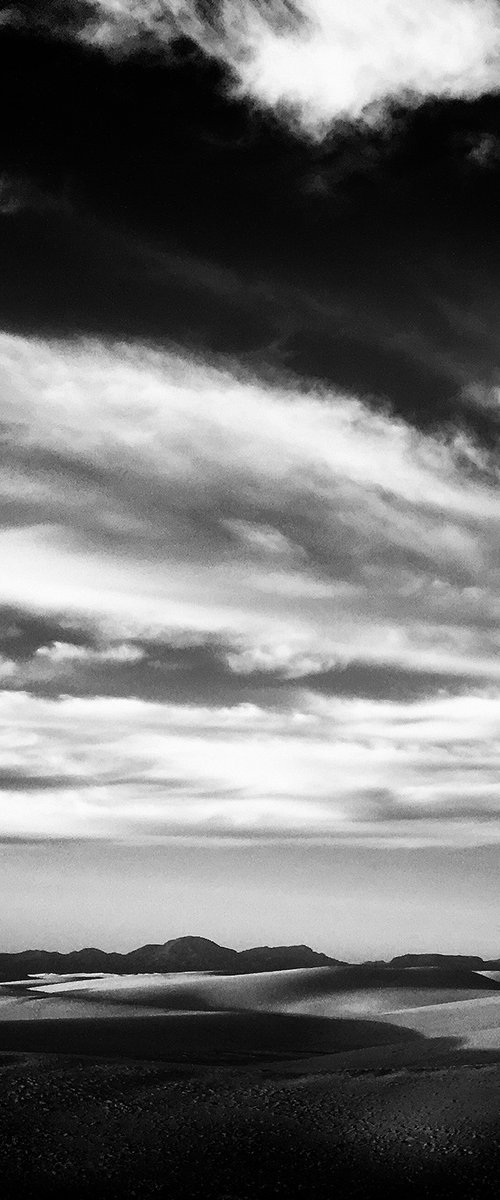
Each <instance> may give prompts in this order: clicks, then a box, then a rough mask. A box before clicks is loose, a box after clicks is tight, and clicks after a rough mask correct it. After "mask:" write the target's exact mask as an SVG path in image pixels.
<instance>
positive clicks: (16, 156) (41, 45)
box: [0, 6, 500, 436]
mask: <svg viewBox="0 0 500 1200" xmlns="http://www.w3.org/2000/svg"><path fill="white" fill-rule="evenodd" d="M71 9H72V6H69V11H71ZM68 19H69V18H68ZM26 78H29V80H30V86H29V87H28V88H26V87H25V85H24V80H25V79H26ZM0 80H1V83H0V98H1V100H2V106H3V111H9V114H10V119H9V121H8V122H6V123H5V124H4V128H3V131H2V140H1V164H2V169H4V170H5V171H7V172H10V173H11V174H12V175H13V176H16V175H18V174H19V173H20V172H21V173H22V174H23V176H27V177H28V178H29V179H30V180H32V182H33V186H36V188H37V189H38V192H39V191H40V189H42V190H43V189H44V190H45V193H46V194H47V195H50V197H51V203H52V205H53V206H54V204H55V203H56V202H59V206H60V209H59V212H57V211H55V209H54V207H52V208H51V209H50V210H49V209H47V210H46V211H45V212H31V213H30V212H26V211H24V212H20V213H18V215H17V216H16V215H14V216H11V217H10V218H9V226H8V229H7V227H6V225H5V223H4V225H3V229H2V228H1V225H0V238H2V243H3V244H2V260H3V264H4V266H3V286H2V298H1V301H0V319H1V320H2V323H3V325H4V327H8V326H10V327H17V328H20V327H22V328H24V329H26V328H30V329H32V330H33V329H38V330H44V331H47V330H58V331H62V332H65V333H74V332H75V331H82V330H84V331H92V332H99V333H102V334H104V335H106V334H110V333H115V334H116V333H121V334H128V335H132V334H133V335H134V336H140V337H143V338H146V339H148V338H149V339H152V340H160V341H163V342H172V341H177V342H182V343H183V344H184V345H187V346H192V347H198V348H201V349H204V350H205V351H210V352H211V353H229V354H233V355H238V356H243V357H245V356H250V361H251V362H252V366H253V368H254V369H255V370H256V371H262V372H269V371H271V372H272V371H276V370H283V369H286V370H289V371H291V372H293V373H295V374H297V375H299V376H306V377H309V376H315V377H316V378H318V377H319V378H320V379H322V380H324V381H326V382H328V383H330V384H334V385H336V386H339V387H342V388H347V389H352V390H355V391H357V392H361V393H364V394H368V395H370V396H372V397H373V396H377V397H379V400H382V401H387V402H389V403H390V404H392V405H393V406H394V408H396V409H397V410H398V411H400V412H403V413H404V414H405V415H407V416H409V417H410V418H411V419H412V420H415V421H419V422H426V423H429V422H431V423H432V422H443V421H444V422H446V421H453V422H456V421H457V420H463V421H464V422H468V423H470V424H472V425H473V426H474V427H475V428H477V429H478V430H479V432H480V433H481V434H482V435H483V436H487V435H488V430H489V428H490V427H491V423H492V420H493V417H492V413H491V411H489V412H485V411H484V410H483V409H482V407H481V406H480V405H479V406H478V405H477V404H475V403H472V402H471V399H470V395H469V399H468V400H467V398H466V397H465V398H464V399H462V400H460V399H458V397H459V393H461V392H462V391H464V392H467V389H469V390H470V388H471V387H472V386H473V385H474V386H477V385H478V384H480V385H482V386H483V387H485V388H488V387H489V386H491V385H493V384H494V383H496V381H497V379H498V372H499V365H500V364H499V359H498V350H497V343H496V316H495V314H496V309H497V306H498V288H497V279H498V267H499V266H500V234H499V231H498V221H497V211H498V200H499V190H500V168H499V165H498V164H497V163H496V161H495V160H494V158H493V159H492V160H491V162H490V164H489V169H488V171H487V172H485V171H484V170H479V169H478V170H477V171H474V170H471V164H470V155H469V156H468V157H467V155H465V154H464V156H463V157H462V156H461V154H458V153H457V136H459V138H461V139H462V141H463V144H464V146H470V145H472V146H474V145H479V146H483V147H484V146H485V145H486V144H487V140H488V139H490V140H489V141H488V145H489V144H492V145H493V144H494V139H495V138H497V136H498V135H499V133H500V101H498V100H496V99H494V98H488V99H483V100H478V101H475V102H469V103H466V102H464V101H454V102H448V103H444V102H442V103H440V104H430V103H429V104H427V105H425V106H423V107H422V108H421V109H420V110H419V111H418V112H417V113H413V114H412V115H411V116H408V114H404V116H403V114H401V116H400V118H399V119H398V117H397V115H396V116H395V118H394V126H393V129H394V135H393V137H392V138H389V139H388V138H387V136H383V135H381V134H380V132H377V131H373V130H367V129H365V130H364V131H363V130H360V129H359V128H356V129H353V127H351V126H348V125H346V126H344V127H343V126H341V125H340V126H338V127H336V129H335V132H334V133H333V134H332V135H331V137H330V139H327V140H326V141H325V142H324V143H323V144H322V145H321V146H320V147H318V146H317V145H311V144H309V143H307V142H306V141H304V140H303V139H300V138H298V137H294V136H293V134H292V133H290V132H289V131H287V129H286V128H282V127H280V126H278V125H277V123H276V121H275V120H274V119H272V118H265V117H264V116H262V115H257V114H256V112H255V111H252V109H251V108H250V107H249V106H248V105H245V104H244V103H243V102H242V101H237V100H235V99H230V98H229V97H228V94H227V79H226V76H225V74H224V71H223V69H222V68H221V67H219V66H217V65H216V64H214V63H213V62H210V61H209V60H208V59H205V58H204V57H203V55H202V54H201V52H200V51H199V50H197V49H195V48H194V47H193V46H192V45H189V44H188V43H187V42H186V41H185V40H183V41H179V42H175V43H173V44H172V46H171V48H170V52H169V55H168V56H167V58H166V59H165V58H163V57H162V58H159V57H155V55H148V57H147V58H145V57H144V56H142V55H140V54H136V55H135V56H134V55H131V56H129V57H128V58H127V59H126V60H125V61H114V60H113V61H110V60H109V59H108V58H106V56H105V55H103V54H99V53H98V52H97V51H95V50H91V49H89V48H85V47H83V46H79V45H78V44H77V43H74V42H72V43H66V42H65V43H63V42H59V41H57V40H53V39H50V38H49V37H48V36H47V37H43V36H41V35H40V33H39V34H38V36H36V37H35V36H33V35H30V34H29V33H27V32H26V31H24V32H22V31H19V30H12V29H10V30H9V29H4V30H3V31H2V38H1V44H0ZM457 131H458V133H457ZM485 139H486V140H485ZM465 159H467V163H465ZM13 221H14V222H15V231H14V239H13V236H12V228H13V226H12V222H13ZM472 280H474V284H473V285H472V284H471V281H472Z"/></svg>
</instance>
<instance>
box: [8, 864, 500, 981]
mask: <svg viewBox="0 0 500 1200" xmlns="http://www.w3.org/2000/svg"><path fill="white" fill-rule="evenodd" d="M497 879H498V853H497V850H496V848H495V847H484V848H476V849H474V850H465V851H456V850H442V849H436V848H431V849H429V848H426V849H425V851H418V850H415V849H411V850H410V849H409V850H403V849H400V848H393V849H391V850H390V851H387V850H377V849H373V848H363V849H361V850H359V849H358V848H341V849H339V848H335V847H328V846H321V845H309V846H308V847H306V848H305V847H304V846H303V845H295V846H294V845H267V846H244V847H235V846H230V847H227V846H226V847H224V846H214V845H210V846H202V845H198V846H196V845H189V844H178V845H174V844H170V845H168V846H160V847H126V846H114V847H109V846H106V845H104V844H102V845H96V844H92V843H87V844H83V845H80V846H78V848H77V849H75V847H74V846H72V845H71V844H64V843H61V844H59V845H50V846H48V845H44V846H40V845H38V846H37V845H33V846H31V847H30V849H29V852H27V849H26V846H23V847H19V846H16V845H14V844H12V845H10V846H9V847H3V849H2V858H1V872H0V906H1V909H2V912H3V922H2V924H3V934H2V944H1V946H0V951H19V950H23V949H28V948H30V949H52V950H62V951H68V950H71V949H79V948H81V947H83V946H85V945H86V946H89V945H92V946H97V947H99V948H102V949H104V950H119V951H127V950H131V949H133V948H134V947H136V946H139V945H143V944H146V943H148V942H153V943H155V942H159V943H161V942H164V941H167V940H169V939H170V938H174V937H180V936H186V935H194V936H202V937H207V938H211V939H212V940H213V941H216V942H219V943H220V944H223V945H228V946H233V947H234V948H235V949H244V948H245V947H248V946H251V945H263V944H270V945H273V944H274V945H277V944H301V943H305V944H307V945H310V946H311V947H312V948H313V949H315V950H319V951H322V952H324V953H326V954H329V955H331V956H332V957H335V958H341V959H344V958H345V959H347V960H352V961H357V960H361V959H368V958H390V957H392V956H393V955H396V954H401V953H405V952H413V953H424V952H443V953H455V954H480V955H482V956H483V957H485V958H489V957H492V958H493V957H498V956H500V922H499V919H498V888H497Z"/></svg>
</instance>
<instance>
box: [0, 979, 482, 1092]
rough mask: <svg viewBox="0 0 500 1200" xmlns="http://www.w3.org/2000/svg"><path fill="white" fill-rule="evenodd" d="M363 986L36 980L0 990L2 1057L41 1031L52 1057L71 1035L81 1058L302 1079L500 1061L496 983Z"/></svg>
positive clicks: (345, 982) (376, 982)
mask: <svg viewBox="0 0 500 1200" xmlns="http://www.w3.org/2000/svg"><path fill="white" fill-rule="evenodd" d="M362 982H363V984H364V986H359V984H360V977H359V974H357V973H356V972H355V971H354V972H350V971H349V970H343V969H339V968H329V967H319V968H304V969H300V970H292V971H276V972H273V971H268V972H263V973H261V974H255V975H234V976H222V975H216V974H211V973H199V972H189V973H183V974H170V975H159V974H157V975H131V976H119V975H101V976H99V977H94V978H90V977H76V976H73V977H66V978H58V979H57V981H56V980H55V978H54V976H47V977H37V978H36V979H35V978H29V979H27V980H24V981H17V982H15V983H8V984H7V983H6V984H2V985H0V1030H2V1031H3V1032H2V1034H1V1036H2V1038H4V1040H5V1039H6V1046H5V1047H4V1048H7V1041H8V1039H9V1036H10V1034H9V1029H8V1027H9V1028H10V1029H11V1030H12V1029H13V1027H14V1025H17V1026H19V1024H20V1023H21V1024H22V1025H23V1027H24V1028H25V1029H26V1030H27V1026H28V1025H31V1026H32V1029H33V1032H32V1033H30V1035H29V1037H30V1046H31V1044H32V1042H33V1046H35V1042H34V1041H33V1039H34V1038H35V1034H36V1029H35V1027H37V1028H39V1029H40V1030H42V1027H43V1030H44V1032H43V1035H42V1040H43V1039H44V1043H43V1044H44V1045H46V1044H47V1045H48V1044H49V1042H48V1041H47V1039H49V1041H50V1045H51V1046H54V1047H57V1046H58V1045H59V1042H58V1037H59V1035H58V1034H57V1029H60V1030H61V1031H62V1026H63V1025H64V1026H65V1030H64V1031H62V1032H61V1035H60V1037H61V1039H62V1041H61V1045H62V1044H63V1042H64V1044H66V1043H67V1044H68V1045H70V1044H71V1045H72V1046H75V1047H84V1046H85V1045H86V1042H87V1040H88V1039H89V1038H90V1039H92V1037H94V1039H95V1038H97V1042H98V1045H99V1047H100V1048H99V1050H98V1051H97V1052H99V1053H103V1052H104V1049H105V1047H106V1046H107V1045H112V1046H113V1052H116V1053H127V1054H128V1053H135V1056H136V1057H137V1056H138V1053H139V1049H138V1048H139V1047H142V1048H143V1049H142V1050H141V1053H144V1055H145V1056H146V1057H154V1056H155V1054H156V1050H158V1056H159V1057H161V1056H162V1055H163V1057H165V1055H167V1056H168V1055H169V1054H171V1055H172V1056H173V1057H175V1054H176V1053H178V1052H179V1053H182V1057H184V1058H185V1057H187V1056H189V1053H190V1048H191V1047H192V1048H193V1055H194V1056H195V1057H196V1055H198V1054H202V1055H203V1054H205V1052H206V1053H210V1054H212V1055H213V1058H214V1061H215V1060H216V1059H217V1055H218V1054H219V1053H220V1054H221V1055H222V1057H223V1056H224V1055H227V1054H229V1055H235V1054H236V1055H239V1056H240V1057H242V1056H244V1055H245V1054H247V1056H248V1057H249V1058H251V1057H252V1055H255V1054H257V1055H259V1054H261V1053H263V1052H265V1053H266V1055H269V1054H271V1056H272V1055H273V1054H274V1053H276V1057H277V1058H278V1057H279V1056H282V1055H283V1054H285V1055H286V1056H287V1058H288V1059H291V1058H294V1059H296V1062H295V1069H296V1070H297V1071H299V1072H306V1073H307V1071H311V1070H313V1068H314V1070H315V1071H316V1070H318V1069H321V1070H339V1069H348V1068H356V1069H372V1068H373V1069H378V1068H379V1067H384V1068H389V1069H392V1068H397V1067H402V1066H405V1065H410V1064H412V1063H413V1064H416V1063H423V1062H428V1061H429V1060H430V1059H432V1058H434V1059H435V1058H436V1056H438V1057H439V1056H440V1055H441V1056H442V1055H443V1054H447V1055H448V1056H450V1055H451V1056H460V1054H462V1053H463V1052H464V1051H467V1052H475V1051H481V1052H482V1053H488V1052H492V1053H497V1054H498V1056H499V1057H500V988H499V987H498V981H497V980H496V979H487V978H481V979H479V977H478V976H477V975H475V974H474V973H473V972H470V973H469V974H465V973H462V974H461V975H460V977H459V978H455V977H454V976H450V975H449V974H448V975H444V976H443V977H441V974H440V973H439V972H432V973H431V974H429V973H427V974H426V973H422V974H421V975H418V973H417V972H415V971H412V972H408V973H405V972H399V973H398V974H397V975H396V974H395V975H394V978H392V977H390V976H384V977H383V979H382V980H381V977H380V974H379V973H377V972H374V973H373V977H371V976H370V974H369V973H365V975H364V976H363V980H362ZM370 982H371V983H372V986H371V987H370V986H368V985H369V983H370ZM388 985H389V986H388ZM396 985H397V986H396ZM410 985H411V986H410ZM70 1024H72V1025H73V1027H74V1034H73V1033H70V1030H69V1026H70ZM49 1025H51V1026H52V1027H54V1028H53V1029H52V1032H51V1031H50V1030H49V1029H48V1026H49ZM56 1027H57V1029H56ZM4 1035H5V1037H4ZM14 1035H15V1038H17V1039H18V1034H16V1033H15V1030H14ZM70 1038H71V1039H73V1040H72V1041H71V1043H70V1040H69V1039H70ZM64 1039H66V1041H64ZM97 1042H96V1044H97ZM13 1044H14V1043H13ZM15 1044H16V1045H17V1044H19V1039H18V1040H17V1041H16V1043H15ZM23 1044H24V1043H23ZM103 1048H104V1049H103ZM134 1048H135V1049H134ZM83 1052H86V1051H85V1049H83ZM311 1053H313V1054H314V1058H313V1059H311V1060H310V1061H309V1059H308V1058H307V1057H306V1056H307V1055H310V1054H311ZM320 1060H321V1066H319V1062H320Z"/></svg>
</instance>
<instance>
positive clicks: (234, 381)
mask: <svg viewBox="0 0 500 1200" xmlns="http://www.w3.org/2000/svg"><path fill="white" fill-rule="evenodd" d="M0 377H1V379H2V400H1V404H0V415H1V418H2V421H3V425H4V430H5V434H4V436H5V439H6V445H7V447H8V460H9V463H10V471H5V472H4V474H3V476H2V480H1V483H0V492H1V495H2V500H3V505H4V510H5V512H6V514H7V518H6V521H5V527H4V529H3V530H2V532H0V550H1V554H2V564H3V571H2V579H1V582H0V602H3V603H8V604H13V605H21V606H25V607H26V606H27V607H32V606H33V605H35V607H36V606H38V607H40V608H41V609H43V610H49V611H52V612H59V611H62V610H68V611H70V612H72V613H73V614H75V613H77V614H78V613H81V614H84V615H85V614H86V615H87V616H90V617H91V618H92V619H95V620H96V621H97V623H99V622H102V621H107V622H108V623H109V622H111V625H112V626H113V628H114V635H113V636H114V640H118V641H121V642H125V643H126V642H130V640H131V639H133V637H134V636H135V635H138V634H145V633H147V632H148V630H149V631H153V632H154V631H155V630H156V631H158V632H160V633H162V634H164V635H169V636H172V635H175V636H177V637H178V636H186V637H187V639H188V641H189V640H191V641H192V640H193V638H194V639H196V638H197V637H202V636H203V635H209V636H212V635H215V636H217V637H219V638H220V639H221V640H224V641H225V642H226V643H227V644H228V647H229V654H230V658H229V662H230V664H231V665H232V666H233V668H234V669H243V670H246V671H251V670H253V669H258V670H260V669H262V668H264V669H265V668H266V667H267V668H268V669H271V670H274V669H276V668H278V669H281V670H284V671H285V672H288V673H289V674H293V673H294V672H302V673H306V672H308V671H310V670H315V669H321V668H322V667H325V666H328V665H334V664H335V663H347V662H350V661H359V660H362V661H364V662H365V663H367V664H370V663H375V664H376V663H379V664H381V663H386V664H392V665H399V666H401V667H404V668H406V669H408V670H410V671H411V670H413V671H418V670H430V671H432V670H434V671H440V672H442V673H448V674H451V675H460V674H465V675H468V676H470V678H471V679H474V678H476V679H477V678H478V677H479V678H481V677H483V676H485V677H487V678H491V679H498V678H499V676H500V666H499V654H498V650H499V638H498V632H497V629H498V616H499V612H500V589H499V567H498V565H497V546H498V542H499V535H500V511H499V506H498V490H497V485H496V478H495V473H494V470H493V467H492V463H491V460H490V459H489V460H488V461H487V462H485V463H484V468H485V469H484V471H483V469H482V466H483V464H482V461H481V459H480V457H478V455H477V452H476V451H475V450H473V452H471V455H470V458H469V461H468V462H467V463H466V466H465V468H464V444H463V439H460V440H459V441H458V443H457V447H454V445H453V444H450V445H447V444H445V443H444V442H443V441H441V440H439V439H437V438H433V437H431V436H426V435H424V434H421V433H418V432H417V431H415V430H412V429H410V428H409V427H407V426H405V425H404V423H403V422H401V421H400V422H397V421H393V420H391V419H390V418H389V417H387V416H383V415H380V414H378V413H376V412H373V411H371V410H370V409H369V408H368V407H367V406H365V405H363V404H362V403H360V402H359V401H357V400H355V399H353V398H349V397H345V396H342V395H337V394H332V393H318V392H314V390H312V389H310V390H308V391H307V392H305V393H301V392H299V391H293V390H291V389H287V388H286V387H278V386H275V387H270V386H269V387H268V386H265V385H263V384H260V383H258V382H256V381H254V380H252V379H250V378H246V379H245V378H239V379H238V378H237V377H235V376H233V375H231V374H230V373H229V372H228V371H225V370H222V369H217V368H215V367H213V366H208V365H207V364H204V363H202V362H199V363H192V362H191V363H190V362H188V361H186V360H185V359H183V358H182V357H180V356H176V355H174V354H161V353H152V352H146V351H145V350H144V349H141V348H140V347H137V348H134V347H130V346H129V347H126V346H116V347H115V348H105V347H103V346H101V345H99V344H98V343H83V344H74V345H58V344H56V343H54V344H47V343H42V342H39V341H35V340H33V341H31V340H26V339H23V338H15V337H11V336H8V335H3V336H2V337H0ZM9 514H10V518H9ZM61 653H66V656H67V654H68V653H69V652H68V651H66V652H64V651H61V650H59V651H58V650H57V649H54V648H53V649H52V651H51V659H52V660H54V662H55V659H56V658H57V656H58V654H59V658H60V657H61ZM71 653H73V657H75V655H78V654H79V653H80V654H81V651H78V650H74V651H72V652H71Z"/></svg>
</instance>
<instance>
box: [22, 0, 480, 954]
mask: <svg viewBox="0 0 500 1200" xmlns="http://www.w3.org/2000/svg"><path fill="white" fill-rule="evenodd" d="M0 101H1V104H2V111H3V112H8V114H9V118H8V120H7V121H6V122H4V124H3V127H2V131H1V134H0V257H1V262H2V288H1V291H0V381H1V382H0V430H1V437H2V451H3V453H2V473H1V476H0V511H1V522H0V563H1V570H0V688H1V691H0V858H1V860H2V861H1V871H0V876H1V882H0V899H1V904H0V907H1V911H2V919H1V929H0V941H1V942H2V947H3V948H4V949H21V948H23V947H25V946H27V945H34V944H35V943H37V944H38V945H44V946H45V947H48V948H50V947H53V948H59V947H64V948H66V949H69V948H71V947H72V946H75V945H80V944H94V945H102V946H103V947H104V948H112V946H116V948H117V949H127V948H131V947H132V946H133V945H138V944H140V943H141V942H147V941H165V940H167V939H168V938H170V937H175V936H177V935H181V934H187V933H193V934H201V935H203V936H207V937H212V938H213V939H214V940H217V941H221V942H224V943H225V944H228V945H235V946H237V947H240V948H241V947H242V946H244V945H251V944H258V943H271V944H272V943H283V942H287V943H291V942H306V943H308V944H310V945H313V946H314V947H315V948H317V949H322V950H325V951H326V952H328V953H331V954H333V955H335V956H338V957H346V958H349V957H350V958H352V959H359V958H362V957H363V958H378V957H381V956H383V955H391V954H396V953H400V952H404V951H406V950H408V951H411V950H426V949H428V950H441V949H442V950H453V951H455V952H466V953H467V952H471V953H472V952H475V953H484V954H485V955H486V956H493V955H496V956H498V954H499V953H500V900H499V899H498V894H497V890H496V889H495V877H496V876H497V875H498V870H499V868H500V791H499V779H500V654H499V647H500V632H499V614H500V550H499V547H500V504H499V495H498V481H499V466H500V463H499V455H498V431H499V416H500V405H499V396H500V390H499V389H500V350H499V337H498V310H499V299H500V294H499V293H500V284H499V278H500V276H499V271H500V225H499V222H498V205H499V200H500V5H499V4H498V3H497V2H496V0H419V3H418V4H417V5H416V4H415V3H414V0H377V3H376V4H374V3H373V0H350V4H349V5H348V6H346V5H345V4H344V3H343V0H246V3H245V4H241V2H240V0H238V2H236V0H212V3H210V4H209V3H206V2H205V0H141V2H139V0H53V2H52V3H45V4H43V5H34V4H33V3H32V2H30V3H28V2H21V0H19V2H18V3H15V2H14V3H12V4H8V5H7V6H4V7H3V10H2V14H1V15H0Z"/></svg>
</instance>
